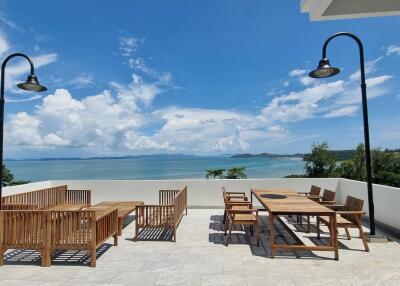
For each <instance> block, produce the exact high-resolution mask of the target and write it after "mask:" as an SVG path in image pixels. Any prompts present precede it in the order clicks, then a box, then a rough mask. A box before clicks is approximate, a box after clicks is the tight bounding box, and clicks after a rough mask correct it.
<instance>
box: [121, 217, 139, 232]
mask: <svg viewBox="0 0 400 286" xmlns="http://www.w3.org/2000/svg"><path fill="white" fill-rule="evenodd" d="M135 219H136V217H135V216H134V215H128V216H127V217H126V218H125V219H124V221H123V222H122V229H124V228H125V227H127V226H128V225H130V224H131V223H132V222H133V221H134V220H135Z"/></svg>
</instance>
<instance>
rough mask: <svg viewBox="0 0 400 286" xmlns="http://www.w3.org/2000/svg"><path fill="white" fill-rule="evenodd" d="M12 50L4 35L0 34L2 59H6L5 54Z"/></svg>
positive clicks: (0, 55)
mask: <svg viewBox="0 0 400 286" xmlns="http://www.w3.org/2000/svg"><path fill="white" fill-rule="evenodd" d="M9 48H10V46H9V44H8V42H7V40H6V38H5V37H4V35H2V34H0V57H4V53H5V52H7V51H8V49H9Z"/></svg>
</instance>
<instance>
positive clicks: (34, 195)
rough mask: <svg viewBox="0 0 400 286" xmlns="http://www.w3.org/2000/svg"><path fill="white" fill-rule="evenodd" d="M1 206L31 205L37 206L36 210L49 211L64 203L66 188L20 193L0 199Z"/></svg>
mask: <svg viewBox="0 0 400 286" xmlns="http://www.w3.org/2000/svg"><path fill="white" fill-rule="evenodd" d="M2 200H3V205H4V206H6V205H16V204H32V205H37V208H38V209H49V208H52V207H55V206H57V205H60V204H64V203H66V200H67V186H66V185H63V186H57V187H51V188H46V189H42V190H37V191H33V192H27V193H20V194H16V195H10V196H6V197H3V198H2Z"/></svg>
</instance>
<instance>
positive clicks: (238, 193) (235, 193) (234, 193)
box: [225, 192, 246, 196]
mask: <svg viewBox="0 0 400 286" xmlns="http://www.w3.org/2000/svg"><path fill="white" fill-rule="evenodd" d="M225 193H226V194H228V195H242V196H245V195H246V193H245V192H225Z"/></svg>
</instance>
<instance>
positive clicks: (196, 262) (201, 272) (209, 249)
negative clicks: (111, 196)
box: [0, 209, 400, 286]
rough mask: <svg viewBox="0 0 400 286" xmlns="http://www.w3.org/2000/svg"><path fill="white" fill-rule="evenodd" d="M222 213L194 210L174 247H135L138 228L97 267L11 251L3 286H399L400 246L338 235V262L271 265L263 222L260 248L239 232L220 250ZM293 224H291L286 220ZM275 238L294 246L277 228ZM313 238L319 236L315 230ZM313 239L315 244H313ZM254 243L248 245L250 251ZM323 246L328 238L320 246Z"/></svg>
mask: <svg viewBox="0 0 400 286" xmlns="http://www.w3.org/2000/svg"><path fill="white" fill-rule="evenodd" d="M222 213H223V210H221V209H189V211H188V215H187V216H184V217H183V219H182V222H181V225H180V226H179V228H178V234H177V242H176V243H172V242H168V241H140V242H134V241H132V238H133V236H134V223H130V224H129V225H127V226H126V228H125V229H124V231H123V235H122V237H120V239H119V246H117V247H114V246H111V243H112V241H111V240H110V241H108V243H107V244H105V245H104V246H103V247H101V248H100V249H99V250H98V255H99V257H98V260H97V267H96V268H90V267H88V266H87V264H88V262H89V258H88V257H87V256H86V254H85V253H83V252H64V253H58V254H56V255H55V256H54V257H53V266H52V267H50V268H42V267H40V266H39V265H40V257H39V256H38V254H37V253H36V252H33V251H32V252H30V251H18V252H17V251H11V252H8V253H7V256H6V261H5V265H4V266H3V267H1V268H0V285H7V286H12V285H24V286H29V285H41V286H43V285H146V286H147V285H191V286H196V285H218V286H220V285H248V286H255V285H400V244H399V243H398V241H395V242H389V243H385V244H370V248H371V252H370V253H367V252H365V251H363V245H362V242H361V240H360V239H358V238H357V232H351V234H352V236H353V237H354V238H353V239H352V240H350V241H348V240H347V239H345V237H344V236H343V234H344V233H343V232H342V231H343V230H342V231H341V232H340V236H339V239H340V242H339V245H340V251H339V256H340V260H339V261H335V260H333V253H331V252H298V253H294V252H284V253H282V252H278V255H279V256H278V257H276V258H275V259H271V258H269V253H270V252H269V243H268V239H267V235H266V224H265V222H266V217H264V218H263V226H262V235H261V245H260V247H256V246H255V240H254V238H249V236H248V235H245V234H244V232H242V231H236V232H234V234H233V235H232V243H231V244H230V245H229V246H228V247H226V246H224V245H223V241H224V237H223V233H222V231H221V228H222V226H221V219H222ZM289 220H290V218H289ZM291 225H292V227H293V228H294V229H297V230H298V231H299V232H298V234H299V235H302V236H303V239H304V240H308V241H309V243H312V242H311V241H314V242H316V240H315V236H316V235H315V233H311V234H308V233H304V232H301V231H300V230H302V227H301V226H298V225H297V224H295V223H294V220H293V221H291ZM276 226H277V228H278V232H277V239H278V240H281V241H285V242H291V240H292V239H291V238H290V236H289V235H288V234H287V233H286V231H285V230H284V228H283V227H282V226H281V225H280V224H278V223H277V225H276ZM313 230H314V231H315V229H313ZM310 238H311V240H310ZM249 240H250V243H251V244H250V245H249V244H248V242H249ZM324 242H326V240H325V239H324V238H323V239H322V240H321V242H319V243H324Z"/></svg>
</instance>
